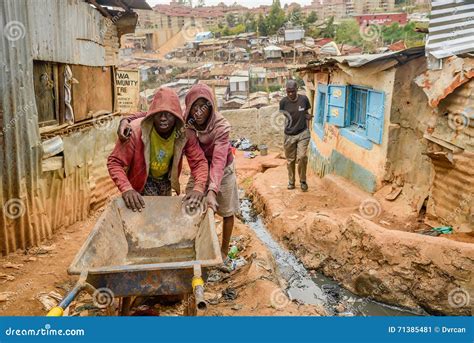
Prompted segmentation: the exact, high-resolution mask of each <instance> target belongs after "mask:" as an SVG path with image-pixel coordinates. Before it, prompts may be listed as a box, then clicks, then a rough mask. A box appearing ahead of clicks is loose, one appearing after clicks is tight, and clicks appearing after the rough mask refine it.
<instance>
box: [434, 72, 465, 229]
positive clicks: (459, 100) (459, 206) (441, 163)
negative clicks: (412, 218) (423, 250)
mask: <svg viewBox="0 0 474 343" xmlns="http://www.w3.org/2000/svg"><path fill="white" fill-rule="evenodd" d="M439 112H440V113H441V114H443V117H442V118H439V119H438V124H437V126H436V128H435V131H434V132H433V136H434V137H436V138H439V139H442V140H443V141H445V142H449V143H451V144H454V145H456V146H458V147H461V148H463V149H464V151H463V152H462V153H460V154H454V155H453V160H452V162H451V161H449V160H447V159H446V158H443V157H442V155H440V158H436V157H432V162H433V166H434V170H435V176H434V181H433V185H432V188H431V197H430V200H429V204H428V209H427V214H428V215H429V216H430V217H433V218H436V217H438V220H440V221H442V222H443V223H444V224H446V225H452V226H453V227H454V228H455V229H456V230H458V229H460V228H464V229H468V230H469V229H470V230H474V222H473V220H474V217H473V215H474V212H473V211H474V120H472V119H471V120H466V122H465V125H460V126H459V127H457V130H456V127H453V123H452V122H451V123H449V121H450V119H449V118H451V120H452V118H453V116H454V115H459V114H461V113H464V114H465V115H468V116H469V115H470V116H472V115H474V79H473V80H471V81H469V82H468V83H466V84H464V85H462V86H461V87H459V88H458V89H456V90H455V91H454V92H453V93H452V94H450V95H449V96H448V97H447V98H446V99H445V100H443V101H442V102H441V104H440V108H439ZM461 123H462V122H461Z"/></svg>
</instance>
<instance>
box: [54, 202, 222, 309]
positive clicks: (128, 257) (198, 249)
mask: <svg viewBox="0 0 474 343" xmlns="http://www.w3.org/2000/svg"><path fill="white" fill-rule="evenodd" d="M144 200H145V208H144V209H143V210H142V212H133V211H131V210H129V209H128V208H127V207H126V206H125V203H124V201H123V200H122V198H120V197H119V198H116V199H114V200H113V201H112V202H111V203H110V204H109V205H108V206H107V207H106V209H105V211H104V212H103V213H102V215H101V216H100V218H99V220H98V221H97V223H96V224H95V226H94V228H93V230H92V231H91V233H90V234H89V236H88V238H87V240H86V241H85V243H84V244H83V246H82V247H81V249H80V250H79V252H78V253H77V255H76V257H75V258H74V260H73V262H72V263H71V265H70V266H69V268H68V273H69V274H70V275H79V280H78V282H77V283H76V285H75V286H74V287H73V289H72V290H71V291H70V292H69V293H68V294H67V295H66V296H65V297H64V298H63V299H62V301H61V302H60V303H59V305H58V306H56V307H54V308H53V309H51V310H50V311H49V313H48V316H62V315H63V311H64V310H65V309H66V308H67V307H68V306H69V305H70V304H71V302H72V301H73V300H74V299H75V298H76V296H77V295H78V294H79V293H80V292H81V291H87V292H89V293H90V294H91V295H92V296H93V299H94V303H97V304H98V305H99V307H100V306H102V307H105V306H109V307H112V306H114V304H115V299H117V298H118V300H119V304H120V305H119V312H120V313H121V314H122V315H128V314H129V310H130V306H131V302H132V299H133V297H146V296H181V297H184V301H185V310H184V315H188V316H189V315H196V313H197V309H205V308H206V303H205V301H204V288H203V287H204V281H203V276H205V274H206V271H207V269H208V268H209V267H212V266H216V265H219V264H221V263H222V257H221V253H220V248H219V242H218V238H217V233H216V230H215V221H214V213H213V211H212V210H211V209H208V210H207V211H202V210H199V211H194V212H195V213H193V210H191V211H187V210H186V209H185V207H184V205H183V203H182V197H177V196H174V197H144Z"/></svg>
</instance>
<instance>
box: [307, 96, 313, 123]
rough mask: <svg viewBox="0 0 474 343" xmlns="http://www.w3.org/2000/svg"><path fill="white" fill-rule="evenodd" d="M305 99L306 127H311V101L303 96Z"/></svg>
mask: <svg viewBox="0 0 474 343" xmlns="http://www.w3.org/2000/svg"><path fill="white" fill-rule="evenodd" d="M305 100H306V106H305V107H306V125H308V129H310V128H311V120H312V119H313V113H312V111H311V103H310V102H309V99H308V97H307V96H305Z"/></svg>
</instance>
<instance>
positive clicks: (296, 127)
mask: <svg viewBox="0 0 474 343" xmlns="http://www.w3.org/2000/svg"><path fill="white" fill-rule="evenodd" d="M286 94H287V96H286V97H284V98H283V99H282V100H281V101H280V112H282V113H283V114H284V115H285V117H286V127H285V143H284V149H285V157H286V161H287V166H288V179H289V182H288V189H295V168H296V163H298V174H299V177H300V183H301V190H302V191H303V192H306V191H307V190H308V184H307V183H306V168H307V165H308V145H309V140H310V133H309V127H310V124H309V123H310V121H311V118H312V115H311V112H310V109H311V104H310V102H309V99H308V97H307V96H305V95H301V94H298V84H297V83H296V81H295V80H289V81H288V82H287V83H286Z"/></svg>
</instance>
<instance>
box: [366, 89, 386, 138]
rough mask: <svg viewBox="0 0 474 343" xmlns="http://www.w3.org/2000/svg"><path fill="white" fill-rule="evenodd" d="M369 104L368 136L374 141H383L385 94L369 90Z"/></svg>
mask: <svg viewBox="0 0 474 343" xmlns="http://www.w3.org/2000/svg"><path fill="white" fill-rule="evenodd" d="M368 95H369V99H368V106H367V119H366V125H367V126H366V129H367V138H368V139H369V140H371V141H372V142H374V143H377V144H380V143H382V136H383V127H384V113H385V96H384V93H383V92H377V91H373V90H369V94H368Z"/></svg>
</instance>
